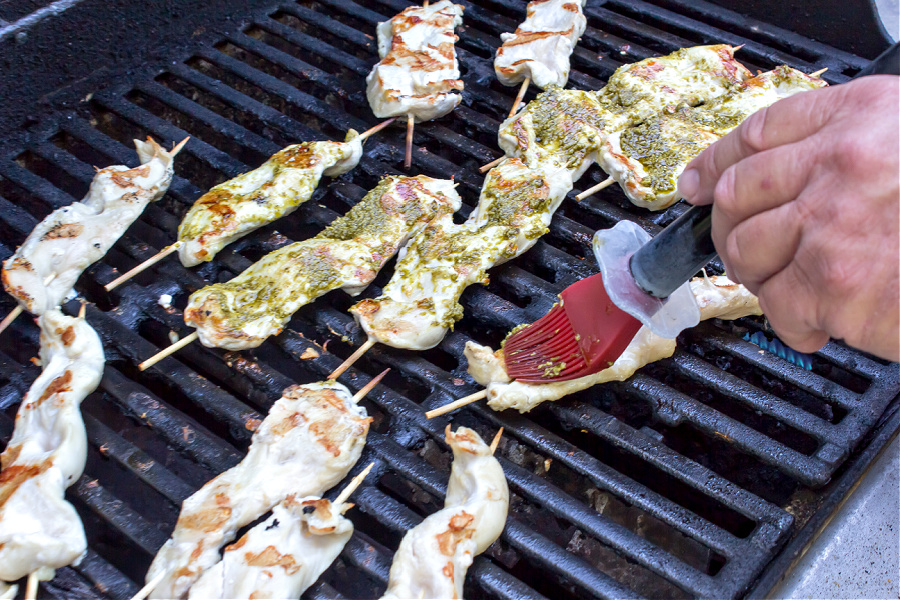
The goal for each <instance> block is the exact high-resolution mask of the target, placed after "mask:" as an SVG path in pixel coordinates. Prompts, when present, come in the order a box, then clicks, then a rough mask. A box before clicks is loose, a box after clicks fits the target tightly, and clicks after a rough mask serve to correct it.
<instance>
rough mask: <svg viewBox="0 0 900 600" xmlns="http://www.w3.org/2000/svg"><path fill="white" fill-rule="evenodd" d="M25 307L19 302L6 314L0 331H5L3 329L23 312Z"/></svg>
mask: <svg viewBox="0 0 900 600" xmlns="http://www.w3.org/2000/svg"><path fill="white" fill-rule="evenodd" d="M24 310H25V309H24V308H22V305H21V304H17V305H16V307H15V308H14V309H12V310H11V311H9V314H8V315H6V318H5V319H3V320H2V321H0V333H3V330H4V329H6V328H7V327H9V325H10V323H12V322H13V321H15V320H16V317H18V316H19V315H21V314H22V312H23V311H24Z"/></svg>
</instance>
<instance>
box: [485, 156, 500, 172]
mask: <svg viewBox="0 0 900 600" xmlns="http://www.w3.org/2000/svg"><path fill="white" fill-rule="evenodd" d="M504 158H506V157H505V156H501V157H500V158H497V159H494V160H492V161H491V162H489V163H488V164H486V165H482V166H481V167H478V172H479V173H487V172H488V171H490V170H491V169H493V168H494V167H496V166H497V165H499V164H500V161H502V160H503V159H504Z"/></svg>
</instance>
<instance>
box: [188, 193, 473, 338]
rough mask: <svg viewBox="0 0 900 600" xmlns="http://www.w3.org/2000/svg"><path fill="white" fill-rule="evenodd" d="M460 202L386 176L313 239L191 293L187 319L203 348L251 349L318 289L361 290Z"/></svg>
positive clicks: (277, 330) (454, 195) (454, 196)
mask: <svg viewBox="0 0 900 600" xmlns="http://www.w3.org/2000/svg"><path fill="white" fill-rule="evenodd" d="M460 204H461V200H460V198H459V195H458V194H457V193H456V191H455V189H454V185H453V182H451V181H448V180H444V179H432V178H430V177H426V176H424V175H419V176H416V177H386V178H385V179H383V180H382V181H381V183H379V185H378V186H377V187H376V188H375V189H373V190H372V191H371V192H369V193H368V194H367V195H366V197H365V198H363V199H362V200H361V201H360V202H359V204H357V205H356V206H354V207H353V208H352V209H351V210H350V211H349V212H348V213H347V215H346V216H344V217H341V218H340V219H337V220H336V221H335V222H334V223H332V224H331V225H330V226H328V228H326V229H325V230H324V231H323V232H322V233H320V234H319V235H318V236H316V237H315V238H313V239H311V240H306V241H302V242H296V243H294V244H290V245H288V246H285V247H284V248H280V249H279V250H276V251H274V252H272V253H270V254H268V255H267V256H265V257H263V258H262V259H261V260H259V261H258V262H257V263H255V264H254V265H252V266H251V267H249V268H248V269H247V270H245V271H244V272H243V273H241V274H240V275H238V276H237V277H235V278H234V279H232V280H231V281H228V282H227V283H219V284H215V285H211V286H208V287H205V288H203V289H201V290H198V291H197V292H194V293H193V294H192V295H191V297H190V302H189V304H188V307H187V308H186V309H185V313H184V320H185V322H186V323H187V324H188V325H191V326H192V327H196V328H197V333H198V334H199V336H200V341H201V342H202V343H203V344H204V345H206V346H211V347H217V348H227V349H229V350H241V349H245V348H255V347H256V346H259V345H260V344H261V343H262V342H263V341H264V340H265V339H266V338H267V337H269V336H270V335H276V334H278V333H280V332H281V329H282V328H283V327H284V325H285V323H287V322H288V320H290V318H291V315H293V314H294V312H296V311H297V310H298V309H299V308H300V307H301V306H303V305H305V304H308V303H309V302H312V301H313V300H314V299H316V298H318V297H319V296H321V295H322V294H325V293H326V292H329V291H331V290H334V289H338V288H341V289H344V290H345V291H346V292H348V293H349V294H352V295H356V294H358V293H360V292H361V291H362V290H363V289H365V287H366V286H367V285H368V284H369V283H370V282H371V281H372V279H374V278H375V275H377V274H378V271H379V270H380V269H381V267H383V266H384V264H385V263H386V262H387V261H388V260H390V258H391V257H392V256H393V255H394V254H395V253H396V252H397V251H398V250H399V249H400V247H401V246H402V245H403V244H404V243H406V241H407V240H408V239H409V238H410V237H411V236H414V235H416V234H417V233H418V232H419V231H421V230H422V229H423V228H424V227H425V226H426V225H427V224H428V223H429V222H431V221H432V220H433V219H435V218H437V217H439V216H440V215H443V214H450V213H453V212H454V211H456V210H457V209H458V208H459V206H460Z"/></svg>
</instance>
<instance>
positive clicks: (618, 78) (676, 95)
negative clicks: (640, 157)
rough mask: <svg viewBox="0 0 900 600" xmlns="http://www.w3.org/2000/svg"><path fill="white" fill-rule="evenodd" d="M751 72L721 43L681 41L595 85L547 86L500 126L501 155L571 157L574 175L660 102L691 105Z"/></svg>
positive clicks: (659, 108)
mask: <svg viewBox="0 0 900 600" xmlns="http://www.w3.org/2000/svg"><path fill="white" fill-rule="evenodd" d="M750 76H751V73H750V72H749V71H748V70H747V69H746V68H744V67H743V65H741V64H740V63H739V62H738V61H736V60H735V59H734V48H732V47H731V46H726V45H719V46H695V47H692V48H683V49H681V50H678V51H676V52H673V53H672V54H669V55H667V56H661V57H654V58H647V59H644V60H642V61H639V62H636V63H633V64H629V65H624V66H622V67H619V68H618V69H617V70H616V72H615V73H614V74H613V75H612V77H610V78H609V81H608V83H607V84H606V86H604V87H603V89H601V90H599V91H596V92H585V91H580V90H563V89H560V88H558V87H553V86H551V87H550V88H549V89H548V90H547V91H546V92H544V93H543V94H539V95H538V97H537V98H536V99H535V100H533V101H532V102H529V103H528V105H527V106H526V107H525V108H524V109H523V110H522V111H520V112H519V113H518V114H516V115H514V116H512V117H510V118H509V119H507V120H506V121H504V122H503V124H502V125H501V126H500V133H499V144H500V148H501V149H503V151H504V152H505V153H506V154H507V156H519V157H522V158H523V159H524V160H525V162H526V163H527V164H528V165H529V166H533V165H534V164H535V163H536V162H541V163H543V162H546V161H548V160H553V161H556V163H557V164H567V163H570V162H572V161H574V162H575V163H576V165H575V168H576V171H577V174H576V175H575V177H574V179H578V177H579V176H580V175H581V173H583V172H584V170H586V169H587V168H588V167H589V166H590V165H591V164H592V163H593V162H594V161H596V159H597V151H598V150H599V148H600V146H601V145H602V144H603V143H604V142H605V141H606V139H607V137H608V136H610V135H611V134H613V133H615V132H617V131H621V130H622V129H625V128H626V127H629V126H632V125H636V124H638V123H641V122H643V121H644V120H646V119H649V118H651V117H653V116H654V115H657V114H659V113H661V112H664V111H666V110H675V109H677V108H678V107H681V106H696V105H698V104H701V103H703V102H707V101H709V100H712V99H714V98H717V97H719V96H722V95H723V94H725V93H727V92H728V91H730V90H732V89H735V88H736V87H737V86H738V85H739V84H740V83H741V82H742V81H744V80H745V79H747V78H749V77H750Z"/></svg>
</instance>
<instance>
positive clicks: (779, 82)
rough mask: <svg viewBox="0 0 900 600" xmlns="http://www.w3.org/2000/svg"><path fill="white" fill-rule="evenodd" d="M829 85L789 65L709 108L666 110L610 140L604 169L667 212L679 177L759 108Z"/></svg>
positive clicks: (634, 197) (642, 200) (643, 201)
mask: <svg viewBox="0 0 900 600" xmlns="http://www.w3.org/2000/svg"><path fill="white" fill-rule="evenodd" d="M825 85H826V83H825V82H824V81H822V80H821V79H819V78H818V77H810V76H809V75H806V74H805V73H801V72H800V71H797V70H795V69H792V68H790V67H787V66H781V67H778V68H776V69H774V70H772V71H767V72H765V73H761V74H759V75H757V76H756V77H753V78H751V79H747V80H746V81H744V82H743V83H741V84H740V85H739V86H737V87H736V88H735V89H733V90H731V91H729V92H728V93H727V94H724V95H723V96H719V97H718V98H715V99H714V100H711V101H709V102H706V103H705V104H701V105H700V106H696V107H693V106H683V107H681V108H678V109H677V110H673V111H665V112H663V113H660V114H658V115H656V116H654V117H652V118H649V119H647V120H646V121H644V122H643V123H641V124H639V125H636V126H634V127H629V128H627V129H625V130H623V131H619V132H617V133H614V134H612V135H610V136H609V137H608V138H607V140H606V142H605V144H604V145H603V149H602V150H601V152H600V160H599V162H600V166H601V167H602V168H603V170H604V171H606V172H607V173H609V174H610V175H611V176H612V177H613V178H614V179H615V180H616V181H617V182H618V183H619V185H621V186H622V190H623V191H624V192H625V195H626V196H628V199H629V200H631V202H632V203H634V204H636V205H638V206H643V207H645V208H649V209H650V210H662V209H663V208H666V207H667V206H670V205H671V204H673V203H675V202H676V201H678V200H679V199H680V196H678V193H677V183H678V177H679V176H680V175H681V172H682V171H684V168H685V167H686V166H687V164H688V163H689V162H690V161H691V160H693V159H694V158H695V157H696V156H697V155H699V154H700V152H702V151H703V150H704V149H705V148H706V147H707V146H709V145H710V144H712V143H713V142H715V141H716V140H718V139H719V138H721V137H722V136H724V135H725V134H726V133H728V132H729V131H731V130H732V129H734V128H735V127H737V126H738V125H740V124H741V121H743V120H744V119H746V118H747V117H749V116H750V115H751V114H753V113H754V112H756V111H758V110H759V109H761V108H764V107H766V106H770V105H771V104H773V103H775V102H776V101H778V100H781V99H782V98H787V97H788V96H793V95H794V94H797V93H800V92H804V91H807V90H811V89H815V88H819V87H823V86H825Z"/></svg>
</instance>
